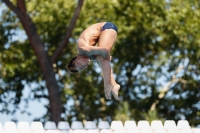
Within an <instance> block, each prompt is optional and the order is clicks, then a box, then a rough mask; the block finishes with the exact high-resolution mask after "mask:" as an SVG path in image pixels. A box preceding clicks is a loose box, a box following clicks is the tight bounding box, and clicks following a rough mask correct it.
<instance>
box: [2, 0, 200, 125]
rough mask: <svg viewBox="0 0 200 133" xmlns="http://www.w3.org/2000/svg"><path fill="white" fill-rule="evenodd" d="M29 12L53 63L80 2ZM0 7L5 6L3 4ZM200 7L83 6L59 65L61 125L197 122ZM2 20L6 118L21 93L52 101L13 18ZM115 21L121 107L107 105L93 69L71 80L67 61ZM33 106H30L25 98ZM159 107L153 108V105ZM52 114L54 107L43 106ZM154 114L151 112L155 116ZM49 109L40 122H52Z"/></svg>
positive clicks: (124, 1) (33, 5) (126, 1)
mask: <svg viewBox="0 0 200 133" xmlns="http://www.w3.org/2000/svg"><path fill="white" fill-rule="evenodd" d="M26 2H27V3H26V6H27V10H28V13H29V15H30V17H31V19H32V20H33V22H34V23H35V25H36V27H37V31H38V34H39V35H40V37H41V39H42V40H43V43H44V46H45V48H46V50H47V51H48V54H49V56H51V55H52V54H53V52H54V51H55V50H56V48H57V47H58V45H59V42H60V41H61V40H62V38H63V36H64V34H65V32H66V29H67V28H68V26H69V23H70V20H71V18H72V16H73V12H74V9H75V7H76V5H77V1H63V0H49V1H39V0H27V1H26ZM0 6H5V5H3V4H2V2H0ZM199 6H200V3H199V1H198V0H187V1H181V0H170V1H160V0H149V1H142V0H132V1H130V0H90V1H85V2H84V5H83V7H82V10H81V14H80V15H79V18H78V20H77V23H76V27H75V29H74V30H73V32H72V33H71V35H72V36H71V38H70V41H69V43H68V44H67V46H66V48H65V49H64V50H63V53H62V55H61V56H60V58H59V59H58V61H57V62H56V63H55V64H54V71H55V72H56V79H57V82H58V85H59V87H60V88H59V89H60V90H59V91H60V92H61V100H62V102H63V106H64V109H63V114H62V119H63V120H67V121H69V122H71V121H73V120H75V119H76V120H82V121H83V120H100V119H102V120H108V121H111V120H114V119H120V120H122V121H125V120H129V119H134V120H136V121H138V120H142V119H147V120H149V121H151V120H152V119H161V120H167V119H173V120H176V121H177V120H179V119H187V120H189V122H190V124H191V126H197V125H198V124H199V123H200V113H199V112H200V91H199V89H200V76H199V75H200V33H199V31H200V19H199V18H200V7H199ZM0 15H1V19H0V32H1V36H0V51H1V52H0V102H1V103H2V107H3V108H2V109H0V111H1V112H6V113H14V112H15V109H14V110H12V109H11V108H9V107H8V104H12V105H13V106H15V108H17V107H18V104H19V103H20V100H21V96H22V91H23V89H24V86H25V85H27V84H29V85H31V84H37V87H35V88H31V89H32V93H33V96H32V97H31V98H30V99H32V100H34V99H36V98H39V99H40V98H48V94H47V93H45V90H46V86H45V85H44V84H42V82H43V78H42V77H43V75H42V74H41V70H40V68H39V65H38V62H37V60H36V57H35V55H34V52H33V50H32V49H31V46H30V44H29V41H28V40H27V38H26V37H24V35H23V38H24V39H22V40H15V39H14V36H19V35H18V33H20V32H22V31H23V28H22V26H21V24H20V22H19V19H18V18H17V17H16V15H15V14H14V13H13V12H11V11H10V10H8V9H7V8H6V9H4V10H3V12H2V14H0ZM102 21H111V22H114V23H115V24H116V25H117V27H118V31H119V33H118V39H117V41H116V44H115V46H114V48H113V51H112V52H111V54H112V56H113V60H112V65H113V69H114V73H115V76H116V81H117V82H118V83H119V84H120V85H121V89H120V93H119V95H120V97H121V98H122V100H123V101H124V102H122V103H119V102H117V101H115V100H110V101H107V100H105V98H104V92H103V83H102V82H103V81H102V77H101V75H100V71H99V69H98V67H97V64H96V62H94V63H92V64H91V66H90V67H89V68H88V70H87V71H83V72H81V73H79V74H70V73H68V72H67V71H66V69H65V65H66V63H67V61H68V60H69V59H70V58H71V57H72V56H74V55H75V54H76V42H77V39H78V37H79V35H80V33H81V32H82V31H83V30H84V29H85V28H86V27H88V26H89V25H91V24H93V23H97V22H102ZM26 100H28V99H26ZM153 105H155V106H153ZM46 107H47V109H49V105H46ZM151 109H152V110H151ZM48 114H49V110H48V112H47V113H46V115H45V116H44V117H43V118H39V119H40V120H43V121H46V120H48V119H49V116H48Z"/></svg>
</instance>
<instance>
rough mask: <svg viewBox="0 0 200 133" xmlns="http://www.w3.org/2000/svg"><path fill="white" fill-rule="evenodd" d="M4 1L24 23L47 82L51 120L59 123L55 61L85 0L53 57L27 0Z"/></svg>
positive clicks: (60, 111)
mask: <svg viewBox="0 0 200 133" xmlns="http://www.w3.org/2000/svg"><path fill="white" fill-rule="evenodd" d="M3 2H4V3H5V4H6V5H7V6H8V7H9V8H10V9H11V10H12V11H13V12H15V13H16V15H17V17H18V18H19V19H20V21H21V23H22V26H23V28H24V30H25V31H26V34H27V36H28V39H29V41H30V44H31V47H32V48H33V50H34V52H35V55H36V57H37V60H38V62H39V65H40V67H41V70H42V73H43V76H44V79H45V82H46V86H47V88H48V93H49V101H50V112H51V120H53V121H55V122H56V123H58V122H59V121H60V115H61V113H62V103H61V101H60V94H59V87H58V84H57V81H56V79H55V72H54V69H53V63H54V62H55V61H56V59H57V58H58V56H59V55H60V54H61V51H62V49H63V48H64V46H65V45H66V44H67V42H68V40H69V38H70V34H71V32H72V30H73V28H74V26H75V22H76V19H77V17H78V14H79V12H80V9H81V6H82V4H83V0H79V3H78V6H77V9H76V11H75V13H74V17H73V18H72V21H71V23H70V27H69V29H68V31H67V32H66V34H65V37H64V38H63V40H62V41H61V44H60V46H59V47H58V48H57V50H56V51H55V53H54V55H53V56H52V58H51V57H50V56H49V55H48V53H47V52H46V51H45V46H44V44H43V42H42V40H41V39H40V37H39V35H38V33H37V28H36V26H35V24H34V23H33V21H32V20H31V18H30V16H29V15H28V13H27V9H26V2H25V1H24V0H17V3H16V4H17V6H14V5H13V4H12V3H11V2H10V1H9V0H3ZM20 95H21V94H20Z"/></svg>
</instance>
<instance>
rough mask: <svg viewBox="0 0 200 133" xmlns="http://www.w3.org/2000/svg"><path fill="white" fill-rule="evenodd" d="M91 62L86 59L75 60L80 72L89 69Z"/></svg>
mask: <svg viewBox="0 0 200 133" xmlns="http://www.w3.org/2000/svg"><path fill="white" fill-rule="evenodd" d="M89 63H90V60H89V59H88V58H86V57H77V58H76V60H75V66H76V70H78V71H79V72H80V71H82V70H84V69H85V68H87V67H88V64H89Z"/></svg>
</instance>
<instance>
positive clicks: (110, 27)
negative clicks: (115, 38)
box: [101, 22, 118, 32]
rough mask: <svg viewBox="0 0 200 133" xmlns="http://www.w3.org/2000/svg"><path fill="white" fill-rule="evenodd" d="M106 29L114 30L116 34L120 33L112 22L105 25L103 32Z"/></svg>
mask: <svg viewBox="0 0 200 133" xmlns="http://www.w3.org/2000/svg"><path fill="white" fill-rule="evenodd" d="M105 29H113V30H115V31H116V32H117V31H118V30H117V27H116V25H115V24H113V23H112V22H106V24H104V26H103V27H102V29H101V31H104V30H105Z"/></svg>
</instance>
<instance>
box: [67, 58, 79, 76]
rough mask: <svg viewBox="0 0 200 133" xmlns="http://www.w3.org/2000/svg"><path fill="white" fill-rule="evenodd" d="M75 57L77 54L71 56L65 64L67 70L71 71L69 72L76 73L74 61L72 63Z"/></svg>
mask: <svg viewBox="0 0 200 133" xmlns="http://www.w3.org/2000/svg"><path fill="white" fill-rule="evenodd" d="M76 58H77V56H75V57H73V58H71V59H70V60H69V62H68V64H67V66H66V67H67V70H68V71H69V72H71V73H77V72H78V70H77V69H76V67H75V63H74V61H75V60H76Z"/></svg>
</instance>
